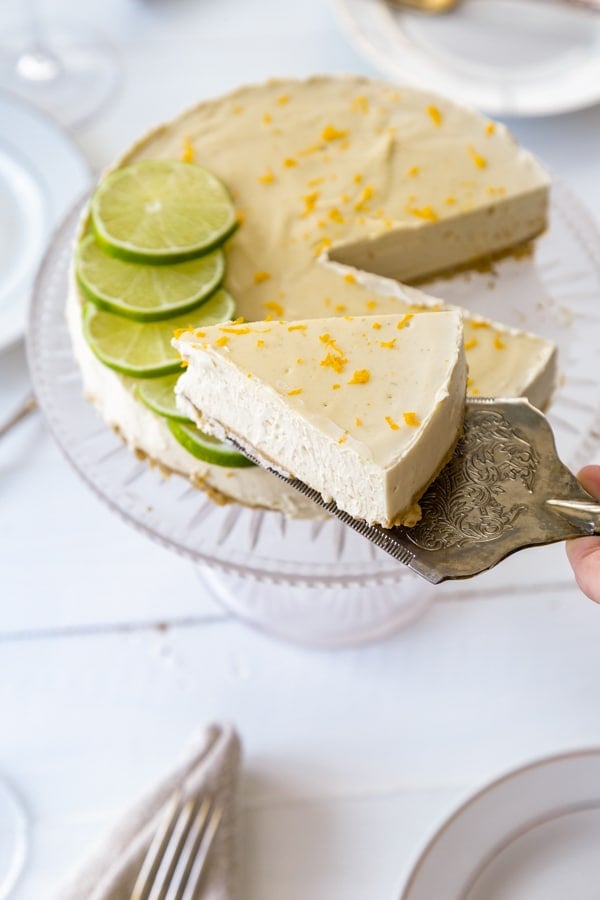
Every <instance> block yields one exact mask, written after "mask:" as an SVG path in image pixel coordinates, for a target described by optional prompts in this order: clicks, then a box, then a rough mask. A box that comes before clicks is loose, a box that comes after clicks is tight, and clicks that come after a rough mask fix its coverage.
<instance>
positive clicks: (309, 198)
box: [302, 191, 319, 218]
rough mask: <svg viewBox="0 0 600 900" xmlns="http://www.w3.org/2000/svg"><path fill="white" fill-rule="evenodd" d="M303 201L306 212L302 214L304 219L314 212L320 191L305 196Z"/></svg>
mask: <svg viewBox="0 0 600 900" xmlns="http://www.w3.org/2000/svg"><path fill="white" fill-rule="evenodd" d="M302 199H303V200H304V210H303V212H302V217H303V218H304V217H306V216H308V215H310V213H311V212H313V211H314V208H315V206H316V205H317V200H318V199H319V191H311V193H310V194H305V195H304V197H303V198H302Z"/></svg>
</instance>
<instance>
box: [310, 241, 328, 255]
mask: <svg viewBox="0 0 600 900" xmlns="http://www.w3.org/2000/svg"><path fill="white" fill-rule="evenodd" d="M327 247H331V238H329V237H324V238H322V239H321V240H320V241H319V243H318V244H316V245H315V250H314V253H315V256H320V255H321V253H322V252H323V250H326V249H327Z"/></svg>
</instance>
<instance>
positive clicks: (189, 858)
mask: <svg viewBox="0 0 600 900" xmlns="http://www.w3.org/2000/svg"><path fill="white" fill-rule="evenodd" d="M210 805H211V799H210V797H205V798H204V800H203V801H202V803H201V805H200V809H199V810H198V812H197V813H196V816H195V818H194V821H193V822H192V824H191V825H190V830H189V831H188V836H187V839H186V842H185V845H184V847H183V849H182V851H181V854H180V856H179V861H178V863H177V866H176V868H175V871H174V872H173V877H172V878H171V884H170V886H169V890H168V891H167V896H166V897H165V900H181V894H182V893H183V889H184V887H185V883H186V881H187V879H188V876H189V874H190V869H191V868H192V864H193V862H194V859H195V857H196V854H197V852H198V847H199V846H200V842H201V841H202V837H203V834H204V828H205V826H206V822H207V820H208V813H209V811H210Z"/></svg>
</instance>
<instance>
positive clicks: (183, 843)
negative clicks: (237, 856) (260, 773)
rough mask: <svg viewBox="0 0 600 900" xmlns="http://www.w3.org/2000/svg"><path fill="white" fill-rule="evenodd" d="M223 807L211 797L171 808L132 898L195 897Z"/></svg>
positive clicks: (175, 803)
mask: <svg viewBox="0 0 600 900" xmlns="http://www.w3.org/2000/svg"><path fill="white" fill-rule="evenodd" d="M222 816H223V808H222V807H221V806H219V805H215V804H213V802H212V800H211V798H210V797H205V798H204V799H203V800H202V802H201V803H200V802H199V801H197V800H194V799H191V800H187V801H186V802H185V803H183V804H182V803H181V798H180V796H179V795H178V794H177V795H175V797H174V798H173V801H172V802H171V804H170V805H169V807H168V808H167V811H166V814H165V816H164V818H163V821H162V822H161V824H160V826H159V828H158V830H157V832H156V834H155V835H154V838H153V840H152V843H151V844H150V847H149V848H148V852H147V854H146V856H145V858H144V862H143V863H142V867H141V869H140V872H139V875H138V877H137V879H136V882H135V885H134V888H133V891H132V894H131V900H194V898H195V897H196V896H197V893H198V888H199V885H200V879H201V876H202V874H203V872H204V870H205V868H206V862H207V859H208V856H209V851H210V848H211V846H212V843H213V841H214V839H215V835H216V833H217V830H218V828H219V825H220V823H221V818H222Z"/></svg>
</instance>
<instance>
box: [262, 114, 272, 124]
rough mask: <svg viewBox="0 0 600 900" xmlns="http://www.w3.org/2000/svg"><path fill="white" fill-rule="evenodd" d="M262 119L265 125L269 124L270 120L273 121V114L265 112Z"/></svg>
mask: <svg viewBox="0 0 600 900" xmlns="http://www.w3.org/2000/svg"><path fill="white" fill-rule="evenodd" d="M262 120H263V122H264V123H265V125H270V124H271V122H272V121H273V116H272V115H271V113H265V114H264V116H263V118H262Z"/></svg>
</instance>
